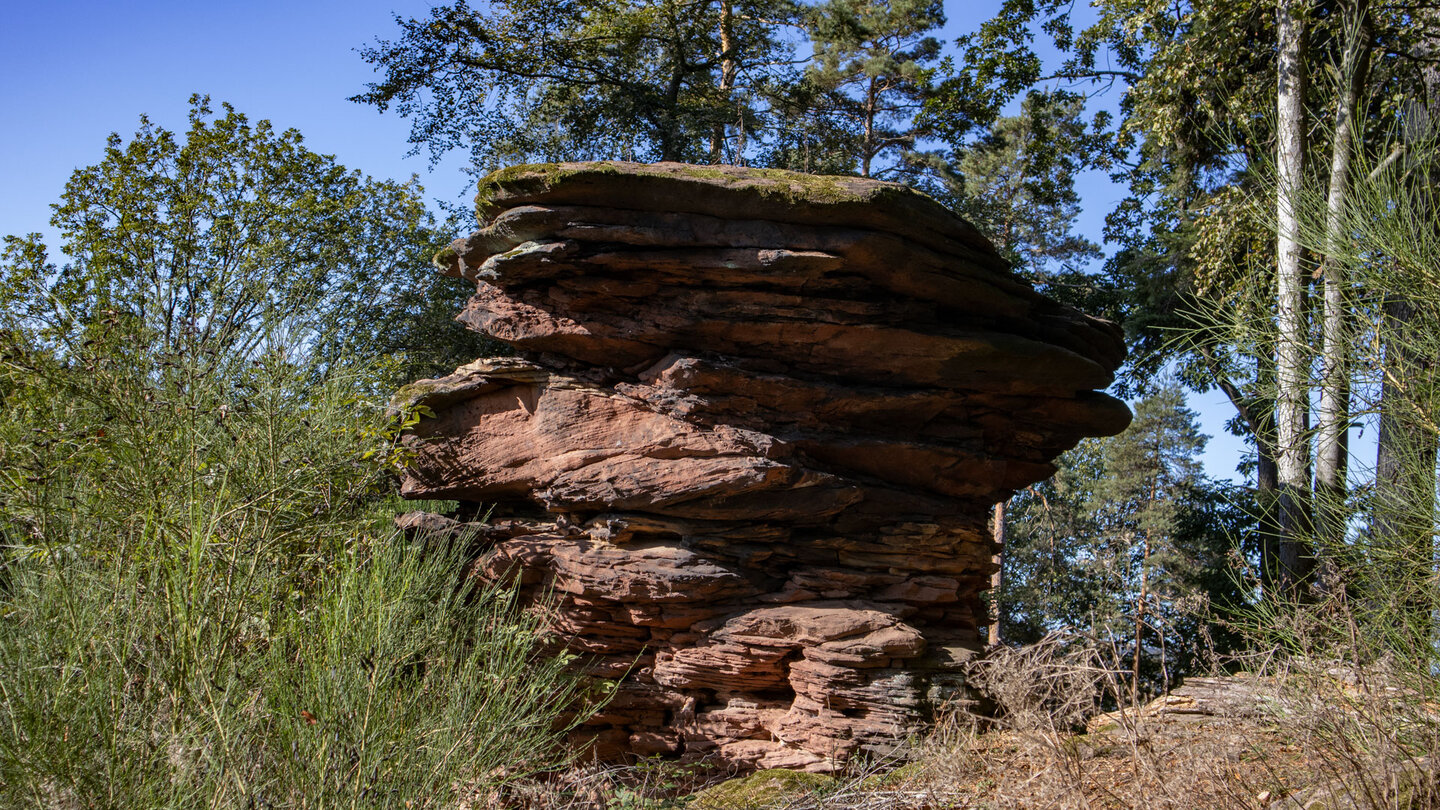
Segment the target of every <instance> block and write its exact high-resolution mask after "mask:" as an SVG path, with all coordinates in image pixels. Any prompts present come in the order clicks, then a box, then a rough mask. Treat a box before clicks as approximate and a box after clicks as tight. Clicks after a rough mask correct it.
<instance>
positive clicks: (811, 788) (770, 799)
mask: <svg viewBox="0 0 1440 810" xmlns="http://www.w3.org/2000/svg"><path fill="white" fill-rule="evenodd" d="M839 784H840V783H839V782H837V781H836V780H835V778H834V777H832V776H826V775H824V774H819V773H806V772H804V771H789V770H785V769H783V768H772V769H770V770H764V771H757V772H755V773H752V774H750V775H749V776H744V777H740V778H738V779H731V780H729V781H726V782H721V783H720V784H718V785H715V786H714V787H709V788H706V789H705V790H702V791H700V792H699V793H697V794H695V796H694V798H693V799H692V800H691V802H690V804H689V805H687V806H688V807H689V808H690V810H772V808H780V807H785V806H787V805H789V804H790V803H791V802H793V800H795V799H797V798H799V797H801V796H805V795H807V794H811V793H829V792H831V791H833V790H835V788H836V787H837V786H839Z"/></svg>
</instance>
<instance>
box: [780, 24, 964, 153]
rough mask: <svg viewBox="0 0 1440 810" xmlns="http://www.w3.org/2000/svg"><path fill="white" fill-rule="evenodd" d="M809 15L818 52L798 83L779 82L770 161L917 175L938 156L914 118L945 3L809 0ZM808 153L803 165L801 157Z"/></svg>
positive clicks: (934, 56)
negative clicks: (816, 0)
mask: <svg viewBox="0 0 1440 810" xmlns="http://www.w3.org/2000/svg"><path fill="white" fill-rule="evenodd" d="M805 19H806V29H807V32H808V34H809V37H810V40H811V42H812V44H813V46H814V57H813V58H812V59H811V60H810V63H809V65H808V66H807V68H806V70H805V72H804V74H803V76H801V78H800V81H799V82H798V84H797V85H795V86H793V87H788V86H787V87H783V88H780V89H782V90H783V96H782V97H781V98H778V99H777V106H778V107H779V109H780V110H781V119H780V125H779V127H778V137H779V141H778V143H777V144H776V146H775V147H774V149H773V151H772V154H771V155H770V157H769V160H770V161H771V162H772V163H773V164H774V165H777V166H778V165H783V166H784V167H785V168H791V169H802V170H804V171H818V170H819V167H821V166H824V167H825V168H826V169H827V170H829V171H830V172H832V173H843V174H859V175H861V176H862V177H879V178H882V179H889V180H901V179H905V180H911V181H915V180H918V179H920V178H922V177H923V176H924V174H925V173H926V172H927V171H928V170H932V169H933V168H935V166H934V160H933V159H934V158H935V157H936V156H934V155H927V154H925V153H923V152H921V151H920V144H919V143H918V140H919V138H918V133H917V130H916V129H915V124H914V119H915V115H916V113H917V112H918V111H919V109H920V106H921V104H922V103H923V102H924V100H925V98H926V97H927V96H928V95H929V94H930V89H931V88H930V85H931V76H932V75H933V73H934V68H933V64H934V63H935V62H936V61H937V60H938V59H939V55H940V42H939V40H937V39H935V38H934V37H933V36H929V34H930V33H931V32H932V31H934V30H935V29H937V28H939V27H940V26H942V25H944V24H945V13H944V10H943V8H942V5H941V3H939V2H937V1H936V0H830V1H829V2H827V3H825V4H823V5H819V6H813V7H810V8H807V9H806V10H805ZM891 153H894V157H892V158H890V159H889V160H882V157H883V156H887V155H889V154H891ZM802 157H803V159H804V160H803V162H804V164H805V165H803V166H797V165H795V163H796V160H797V158H802ZM812 166H814V167H815V168H811V167H812Z"/></svg>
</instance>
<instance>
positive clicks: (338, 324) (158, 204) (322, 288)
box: [0, 98, 479, 376]
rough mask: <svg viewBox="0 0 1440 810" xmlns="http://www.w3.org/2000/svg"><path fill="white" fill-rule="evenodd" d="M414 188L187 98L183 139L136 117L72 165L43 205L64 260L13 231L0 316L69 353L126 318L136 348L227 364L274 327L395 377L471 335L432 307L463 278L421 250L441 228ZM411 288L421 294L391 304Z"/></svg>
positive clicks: (270, 337)
mask: <svg viewBox="0 0 1440 810" xmlns="http://www.w3.org/2000/svg"><path fill="white" fill-rule="evenodd" d="M419 193H420V188H419V186H418V185H417V184H415V183H414V182H413V181H412V182H411V183H408V184H402V183H395V182H389V181H377V180H373V179H370V178H368V177H364V176H362V175H361V174H360V173H358V172H352V171H348V170H346V169H345V168H344V167H343V166H341V165H339V164H338V163H337V162H336V161H335V160H334V158H332V157H329V156H326V155H320V154H317V153H315V152H312V151H310V150H309V149H307V148H306V147H305V146H304V142H303V139H302V138H301V136H300V134H299V133H298V132H296V131H295V130H286V131H283V132H281V131H276V130H275V129H274V128H273V127H272V126H271V125H270V123H269V122H268V121H260V122H258V123H254V124H252V123H251V122H250V121H249V120H248V119H247V118H246V117H245V116H244V115H242V114H240V113H237V112H236V111H234V110H233V109H231V108H230V107H229V106H228V105H227V106H226V107H225V108H224V115H222V116H219V117H216V116H214V115H213V113H212V110H211V109H210V107H209V104H208V100H207V99H202V98H195V99H193V100H192V107H191V113H190V128H189V130H188V131H187V132H185V133H184V135H183V136H177V135H176V134H175V133H172V132H170V131H168V130H166V129H164V128H162V127H159V126H156V125H155V124H153V123H151V122H150V121H149V120H148V119H144V118H142V120H141V126H140V129H139V131H138V132H136V133H135V136H134V137H133V138H131V139H130V140H128V141H126V140H124V139H122V138H121V137H120V136H118V135H112V136H111V137H110V140H109V142H108V144H107V148H106V153H105V158H104V160H102V161H101V162H99V163H97V164H95V165H92V166H87V167H84V168H81V169H78V170H76V171H75V173H74V175H73V176H72V177H71V178H70V181H69V183H67V184H66V187H65V191H64V193H63V194H62V196H61V201H60V202H59V203H58V204H57V205H56V206H55V207H54V208H55V215H54V217H53V219H52V223H53V224H54V226H55V227H56V228H57V229H59V231H60V235H61V239H62V243H61V245H60V248H61V250H62V252H63V254H64V256H65V257H66V258H67V259H68V261H66V262H65V263H64V264H63V265H61V266H58V267H57V266H55V265H54V264H52V263H51V261H50V259H49V257H48V254H47V249H46V247H45V246H44V245H43V244H42V243H41V242H40V240H39V237H38V236H35V235H31V236H28V237H13V236H12V237H7V238H6V244H5V248H4V259H3V262H0V291H3V293H4V295H5V300H4V315H3V317H4V318H5V319H6V323H5V326H6V327H8V328H9V329H11V330H18V332H22V333H24V334H26V335H28V336H29V337H28V340H29V341H31V342H32V344H33V345H34V346H36V347H37V348H39V347H43V348H45V349H47V350H48V351H50V352H51V353H52V354H53V355H54V356H56V357H60V358H64V357H70V356H75V355H77V354H78V353H79V350H80V349H81V347H82V345H83V344H84V343H85V341H87V340H90V339H94V338H95V330H96V328H97V326H98V325H99V324H101V323H102V322H108V323H122V324H123V326H124V328H125V329H126V330H129V331H130V332H131V333H133V334H134V335H136V336H138V337H139V338H141V340H140V342H139V344H138V345H143V346H145V347H147V349H148V351H147V352H146V353H145V355H144V356H143V357H138V356H137V357H136V358H134V359H135V360H136V362H141V361H144V362H155V363H160V362H162V361H164V360H165V358H171V357H175V356H180V355H185V356H190V357H194V358H196V361H197V362H203V366H202V368H201V369H200V370H201V371H203V372H204V373H207V374H216V375H221V376H235V375H236V374H238V373H239V369H242V368H243V367H244V366H245V364H247V363H249V362H251V361H252V360H254V359H255V357H256V356H257V353H259V352H261V351H263V350H264V348H265V347H266V344H267V342H272V341H279V342H282V343H285V344H288V345H291V346H300V345H303V346H307V347H309V349H310V350H312V351H314V352H316V353H318V355H320V356H322V357H323V358H324V359H325V361H326V362H327V363H334V362H342V361H350V360H358V361H376V360H379V359H381V358H382V356H384V357H388V358H389V359H390V361H391V362H392V363H393V364H396V365H398V366H403V367H405V368H404V369H403V371H404V373H406V374H408V373H411V372H413V371H416V370H421V369H423V370H430V369H433V368H435V367H436V366H438V365H445V364H448V363H450V362H451V361H452V360H453V359H455V358H456V357H457V356H466V359H469V358H470V357H473V354H474V353H473V352H472V351H471V350H472V349H476V348H478V345H479V341H478V340H477V339H476V338H473V337H467V333H466V332H465V331H464V330H462V329H460V328H459V327H458V326H452V325H448V324H447V322H448V317H449V316H448V315H442V313H443V311H444V310H447V309H453V308H454V307H455V306H456V305H458V303H459V302H460V301H463V299H464V295H465V291H464V285H463V284H456V285H452V286H444V287H442V286H440V285H439V284H437V283H436V282H435V280H434V276H435V275H436V274H435V273H434V271H433V269H432V268H431V267H430V266H429V262H428V258H427V256H428V255H429V254H431V253H433V251H434V249H435V248H437V247H438V246H439V244H440V243H442V242H443V241H444V238H443V237H442V236H441V234H440V233H439V232H438V230H437V229H436V228H435V227H434V223H433V222H432V220H431V218H430V217H429V215H428V214H427V213H426V212H425V209H424V206H423V204H422V203H421V201H420V197H419ZM422 290H423V291H428V292H429V293H430V295H431V296H432V298H431V299H430V300H427V301H424V302H417V303H415V304H414V305H412V306H410V307H408V308H407V307H405V306H403V305H402V306H397V304H403V303H404V302H406V301H412V300H413V298H414V296H415V295H416V293H417V292H419V291H422ZM417 331H418V332H420V333H423V334H424V335H425V340H424V341H423V342H422V341H419V340H413V339H410V337H411V333H414V332H417ZM426 344H428V345H426ZM201 347H203V348H204V350H205V353H204V354H203V355H202V354H201V353H200V352H199V351H198V349H199V348H201ZM452 347H453V348H452ZM156 368H157V370H163V368H165V366H163V365H160V366H157V367H156Z"/></svg>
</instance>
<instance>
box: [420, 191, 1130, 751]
mask: <svg viewBox="0 0 1440 810" xmlns="http://www.w3.org/2000/svg"><path fill="white" fill-rule="evenodd" d="M478 199H479V201H480V215H481V221H482V225H483V227H482V228H481V230H480V231H478V232H477V233H475V234H473V235H471V236H470V237H468V238H466V239H462V240H459V241H457V242H456V243H455V245H453V246H452V248H451V249H450V250H448V251H445V252H444V253H442V254H441V256H439V257H437V262H439V263H440V264H442V266H443V268H444V270H445V271H446V272H448V273H451V274H454V275H458V276H463V277H464V278H466V279H469V280H471V281H474V282H475V283H476V286H477V291H476V294H475V296H474V298H472V299H471V301H470V303H469V305H468V306H467V307H466V309H465V311H464V312H463V313H461V315H460V319H461V320H462V321H463V322H464V323H466V324H467V325H469V326H470V327H471V328H473V329H476V330H478V331H481V332H483V333H485V334H487V335H490V336H492V337H495V338H498V339H499V340H502V341H505V342H506V343H509V344H510V345H511V346H513V347H514V348H515V349H516V352H517V354H516V356H514V357H504V358H489V359H482V360H477V361H476V362H474V363H471V364H469V365H467V366H464V367H462V368H460V369H458V370H457V371H456V372H455V373H454V374H452V375H451V376H449V377H446V378H443V379H439V380H426V381H421V382H419V383H416V384H414V385H412V386H409V387H407V388H406V389H404V390H402V391H401V392H400V394H399V395H398V397H397V404H399V405H402V406H417V405H419V406H424V407H426V408H428V409H429V411H428V412H429V413H432V414H433V416H430V417H427V418H425V419H423V420H421V421H420V423H419V425H418V426H417V428H416V429H415V431H414V433H413V434H411V435H410V436H409V438H408V439H407V440H406V441H407V445H408V446H409V447H410V448H411V449H412V450H413V451H414V460H413V463H412V464H411V466H410V469H409V471H408V473H407V475H406V478H405V481H404V485H403V491H404V493H405V494H406V495H407V496H409V497H412V498H444V499H455V500H459V501H462V502H466V503H473V504H482V503H483V504H495V505H496V506H495V507H494V512H493V515H492V518H491V520H490V521H489V523H488V525H486V526H484V527H481V528H479V529H478V531H477V534H476V537H477V540H478V542H479V543H480V546H481V551H480V558H479V560H478V563H477V567H476V570H477V572H478V573H480V574H481V575H483V576H485V577H489V578H494V579H504V578H514V577H519V578H520V581H521V582H523V583H524V585H525V587H526V588H527V589H530V591H531V592H532V593H534V594H544V593H549V594H552V595H553V597H554V598H556V599H558V603H559V605H558V610H557V611H556V612H555V618H554V622H553V624H554V629H555V631H556V632H557V633H558V634H560V635H561V637H562V638H563V639H564V641H565V643H566V644H567V645H568V647H569V648H570V649H571V650H573V651H575V652H577V653H581V654H582V655H583V656H584V658H583V661H584V664H585V666H586V667H587V669H588V670H589V671H590V672H592V673H595V674H596V675H598V676H601V677H605V678H613V679H618V680H620V681H621V684H620V686H619V687H618V691H617V692H616V696H615V699H614V700H612V701H611V702H610V703H609V704H608V705H607V706H606V707H605V709H604V710H603V711H602V712H601V713H600V714H599V715H598V716H597V717H595V718H593V719H592V720H591V721H590V723H589V724H588V725H587V726H585V727H584V728H583V729H582V730H581V731H580V732H577V733H576V735H575V742H576V743H577V744H582V745H587V746H589V747H590V750H591V751H593V753H594V754H596V755H598V756H600V757H603V758H616V757H624V756H628V755H651V754H665V755H676V756H680V757H682V758H686V759H718V760H720V761H722V762H724V763H727V764H730V765H733V766H738V767H742V768H770V767H792V768H806V769H810V770H826V769H831V768H834V767H836V766H837V765H839V764H840V763H843V762H844V761H845V760H846V759H847V758H848V757H850V756H851V755H853V754H855V753H856V752H861V751H863V752H869V753H883V752H886V751H889V750H890V749H892V748H893V747H894V746H896V745H897V744H899V743H901V742H902V741H903V740H904V739H905V738H906V736H907V735H909V734H911V733H913V732H914V731H915V730H917V729H918V728H919V727H920V726H921V725H922V724H923V723H924V722H925V721H926V719H927V718H928V717H929V716H930V714H931V712H932V711H933V710H934V709H935V708H936V706H937V705H938V704H939V703H940V702H942V701H944V700H948V699H954V698H957V697H959V698H963V697H964V690H963V682H962V679H961V677H960V675H959V670H960V667H961V665H962V664H963V663H964V662H965V661H966V660H967V659H968V658H969V657H970V656H971V655H973V654H974V653H975V652H976V651H978V650H979V649H980V647H981V641H980V631H979V628H980V626H981V625H982V624H983V623H984V621H985V617H984V615H983V614H984V608H983V604H982V602H981V601H980V592H981V591H982V590H983V589H984V588H986V587H987V586H988V583H989V577H990V574H991V572H992V562H991V560H992V555H993V554H994V552H995V548H994V547H993V544H992V542H991V540H990V538H989V535H988V532H987V529H986V517H987V515H988V512H989V508H990V506H991V505H992V504H993V503H995V502H997V501H999V500H1001V499H1003V498H1005V497H1007V496H1008V495H1009V494H1010V493H1012V492H1014V491H1015V490H1016V489H1018V488H1020V487H1024V486H1027V485H1029V484H1031V483H1033V482H1035V481H1039V480H1041V479H1043V478H1045V477H1047V476H1048V475H1049V474H1050V473H1051V472H1052V470H1053V467H1052V466H1051V461H1052V460H1053V459H1054V458H1055V457H1056V456H1057V455H1059V454H1060V453H1061V452H1063V451H1064V450H1066V449H1068V448H1070V447H1072V446H1073V445H1074V444H1075V443H1076V442H1077V441H1078V440H1079V439H1080V438H1082V437H1085V436H1103V435H1110V434H1114V433H1117V432H1119V431H1120V430H1122V429H1123V428H1124V427H1125V425H1126V424H1127V423H1128V422H1129V419H1130V414H1129V411H1128V410H1127V409H1126V407H1125V405H1124V404H1123V403H1121V402H1119V401H1117V400H1115V399H1112V398H1110V397H1109V396H1106V395H1105V394H1102V393H1097V389H1103V388H1104V387H1106V386H1107V385H1108V384H1109V383H1110V381H1111V374H1112V372H1113V371H1114V369H1115V368H1116V367H1118V365H1119V364H1120V362H1121V360H1122V359H1123V357H1124V354H1125V348H1124V345H1123V343H1122V342H1121V336H1120V332H1119V330H1118V329H1117V328H1116V327H1115V326H1114V325H1113V324H1110V323H1108V322H1105V321H1101V320H1098V319H1095V318H1091V317H1089V316H1086V315H1084V314H1082V313H1079V312H1076V311H1075V310H1073V309H1069V308H1067V307H1064V306H1061V305H1059V304H1057V303H1055V302H1053V301H1051V300H1049V299H1046V298H1045V297H1043V296H1041V295H1039V294H1038V293H1036V292H1035V291H1034V290H1033V289H1031V288H1030V287H1029V286H1028V285H1027V284H1025V283H1024V282H1022V281H1020V280H1018V279H1016V278H1015V277H1014V276H1012V275H1011V274H1010V273H1009V271H1008V270H1007V269H1006V266H1005V264H1004V262H1003V261H1001V260H1000V258H999V257H998V256H997V255H996V254H995V251H994V249H993V248H992V247H991V246H990V245H989V244H988V243H987V242H986V241H985V240H984V239H983V238H982V237H981V236H980V235H979V234H978V233H977V232H976V231H975V230H974V228H972V227H971V226H970V225H968V224H967V223H965V222H964V221H962V220H960V219H958V218H956V217H955V216H954V215H953V214H951V213H950V212H948V211H947V210H945V209H944V208H943V207H941V206H940V205H938V204H937V203H935V202H933V201H932V200H930V199H928V198H926V197H924V196H923V195H920V194H918V193H916V192H913V191H911V190H908V189H906V188H904V187H901V186H898V185H894V184H889V183H881V182H877V181H870V180H861V179H855V178H835V177H812V176H805V175H798V174H791V173H788V172H775V171H761V170H753V169H743V168H736V167H696V166H686V165H680V164H654V165H639V164H626V163H590V164H549V165H543V166H522V167H517V168H515V169H508V170H505V171H503V172H499V173H496V174H494V175H491V176H490V177H489V178H487V179H486V181H484V182H482V184H481V191H480V196H479V198H478ZM409 520H410V522H411V523H412V524H417V525H418V524H419V523H428V524H430V526H431V528H433V529H440V530H442V531H460V530H461V529H462V528H464V527H462V526H461V525H460V524H457V523H455V522H453V521H450V520H447V519H444V518H438V517H435V516H430V517H426V518H423V519H422V518H419V517H412V518H410V519H409Z"/></svg>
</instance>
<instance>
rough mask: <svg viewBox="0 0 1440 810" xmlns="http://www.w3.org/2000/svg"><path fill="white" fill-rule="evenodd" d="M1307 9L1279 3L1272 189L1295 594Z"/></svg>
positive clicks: (1282, 443) (1304, 385) (1306, 494)
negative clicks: (1275, 185) (1274, 186)
mask: <svg viewBox="0 0 1440 810" xmlns="http://www.w3.org/2000/svg"><path fill="white" fill-rule="evenodd" d="M1304 12H1305V9H1304V8H1303V7H1302V3H1301V2H1299V0H1280V2H1279V6H1278V11H1277V14H1276V17H1277V21H1278V23H1279V25H1278V29H1279V46H1280V56H1279V70H1278V74H1279V82H1278V87H1277V93H1276V107H1277V113H1278V123H1279V126H1278V133H1277V134H1278V137H1277V141H1278V146H1277V154H1276V163H1277V166H1278V169H1279V177H1278V180H1279V182H1278V188H1277V192H1276V195H1275V196H1276V220H1277V223H1278V225H1279V228H1278V233H1277V236H1276V277H1277V295H1276V304H1277V316H1278V322H1279V324H1278V325H1279V335H1278V338H1277V340H1278V345H1277V347H1276V352H1275V357H1276V378H1277V382H1278V383H1279V388H1278V391H1277V396H1276V404H1275V422H1276V434H1277V435H1276V442H1277V447H1276V450H1277V452H1278V457H1277V458H1276V463H1277V468H1278V473H1279V484H1280V499H1279V501H1280V502H1279V532H1280V538H1279V560H1278V563H1279V570H1278V571H1277V572H1276V574H1277V576H1278V578H1279V581H1280V585H1281V587H1282V588H1283V589H1284V590H1285V591H1287V592H1288V594H1289V596H1290V597H1291V598H1298V597H1299V596H1300V595H1301V593H1302V590H1303V588H1304V585H1305V584H1306V582H1307V581H1308V580H1309V578H1310V573H1311V570H1312V569H1313V567H1314V556H1313V554H1312V553H1311V551H1310V548H1309V544H1308V541H1307V538H1306V535H1307V534H1308V532H1309V526H1308V520H1307V514H1308V510H1309V501H1310V439H1309V437H1308V436H1307V435H1306V430H1305V426H1306V421H1307V420H1306V417H1307V414H1308V412H1309V405H1310V385H1309V379H1310V374H1309V356H1308V355H1309V352H1308V351H1307V347H1308V343H1309V341H1308V337H1309V336H1308V329H1307V327H1306V318H1305V275H1304V272H1303V269H1302V268H1301V265H1300V258H1301V248H1300V239H1299V237H1300V223H1299V216H1298V203H1299V200H1300V184H1301V172H1302V170H1303V168H1304V149H1305V146H1304V135H1305V108H1304V83H1303V77H1304V73H1303V65H1302V61H1301V60H1302V54H1303V52H1304V38H1305V20H1304V17H1303V14H1304Z"/></svg>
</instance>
